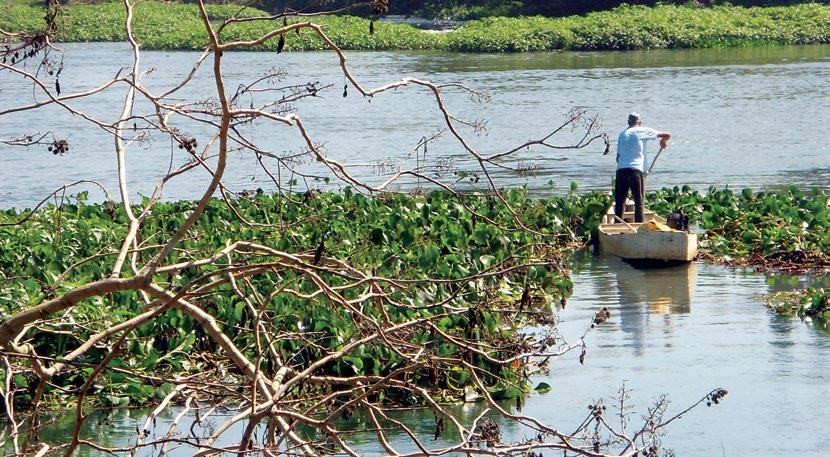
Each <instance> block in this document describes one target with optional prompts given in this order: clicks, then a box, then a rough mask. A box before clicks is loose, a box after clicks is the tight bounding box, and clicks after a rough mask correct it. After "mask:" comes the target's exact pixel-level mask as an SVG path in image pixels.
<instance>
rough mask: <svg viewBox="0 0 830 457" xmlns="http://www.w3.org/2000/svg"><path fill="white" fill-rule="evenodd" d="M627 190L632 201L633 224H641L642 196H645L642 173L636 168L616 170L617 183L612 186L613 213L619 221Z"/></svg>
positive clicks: (621, 216) (623, 208)
mask: <svg viewBox="0 0 830 457" xmlns="http://www.w3.org/2000/svg"><path fill="white" fill-rule="evenodd" d="M629 190H631V198H632V199H633V200H634V222H643V195H644V194H645V181H644V180H643V172H642V171H640V170H637V169H636V168H623V169H621V170H617V182H616V185H615V186H614V213H616V215H617V217H619V218H620V219H622V218H623V211H624V210H625V199H626V198H627V197H628V191H629Z"/></svg>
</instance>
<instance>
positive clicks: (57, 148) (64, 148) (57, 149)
mask: <svg viewBox="0 0 830 457" xmlns="http://www.w3.org/2000/svg"><path fill="white" fill-rule="evenodd" d="M48 149H49V152H51V153H52V154H55V155H64V154H66V153H67V152H69V142H67V141H66V140H55V141H53V142H52V146H49V148H48Z"/></svg>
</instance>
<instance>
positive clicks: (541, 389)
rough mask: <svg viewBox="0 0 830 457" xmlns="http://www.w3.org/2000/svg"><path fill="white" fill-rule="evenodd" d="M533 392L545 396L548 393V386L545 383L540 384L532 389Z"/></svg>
mask: <svg viewBox="0 0 830 457" xmlns="http://www.w3.org/2000/svg"><path fill="white" fill-rule="evenodd" d="M533 390H535V391H536V392H539V393H540V394H546V393H548V392H550V384H548V383H546V382H540V383H539V384H538V385H537V386H536V387H534V388H533Z"/></svg>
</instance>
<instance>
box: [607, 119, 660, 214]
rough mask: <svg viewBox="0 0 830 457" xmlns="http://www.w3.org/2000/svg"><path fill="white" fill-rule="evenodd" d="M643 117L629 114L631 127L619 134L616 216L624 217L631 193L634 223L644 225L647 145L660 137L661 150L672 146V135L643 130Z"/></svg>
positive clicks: (629, 125)
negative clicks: (626, 201) (670, 141)
mask: <svg viewBox="0 0 830 457" xmlns="http://www.w3.org/2000/svg"><path fill="white" fill-rule="evenodd" d="M641 124H642V121H641V120H640V115H639V114H637V113H631V114H629V115H628V128H627V129H625V130H623V131H622V132H620V136H619V137H618V138H617V177H616V184H615V186H614V199H615V203H614V213H615V214H616V215H617V217H619V218H620V219H622V218H623V211H624V209H625V199H626V198H628V191H629V190H631V198H632V199H634V222H643V196H644V195H645V180H644V179H643V176H644V175H645V174H646V173H648V154H647V153H646V142H647V141H650V140H656V139H657V138H660V147H661V148H665V147H666V146H668V144H669V138H671V133H668V132H658V131H657V130H654V129H650V128H648V127H643V126H642V125H641Z"/></svg>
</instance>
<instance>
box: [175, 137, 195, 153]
mask: <svg viewBox="0 0 830 457" xmlns="http://www.w3.org/2000/svg"><path fill="white" fill-rule="evenodd" d="M196 146H198V144H197V143H196V138H185V139H184V140H182V141H180V142H179V149H187V152H189V153H191V154H193V153H195V152H196Z"/></svg>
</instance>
